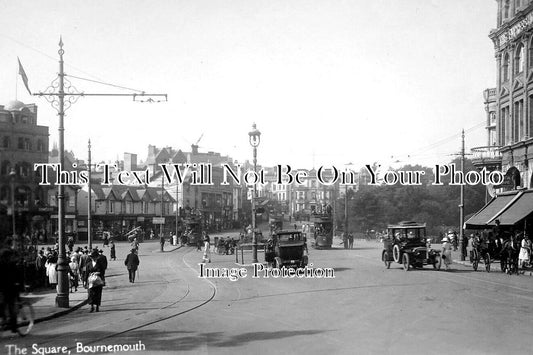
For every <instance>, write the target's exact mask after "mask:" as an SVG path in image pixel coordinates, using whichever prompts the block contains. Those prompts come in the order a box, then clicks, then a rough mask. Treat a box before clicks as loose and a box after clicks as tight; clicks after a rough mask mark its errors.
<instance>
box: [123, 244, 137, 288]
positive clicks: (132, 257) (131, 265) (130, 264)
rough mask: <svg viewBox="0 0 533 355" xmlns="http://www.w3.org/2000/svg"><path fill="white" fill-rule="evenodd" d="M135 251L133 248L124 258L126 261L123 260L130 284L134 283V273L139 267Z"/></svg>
mask: <svg viewBox="0 0 533 355" xmlns="http://www.w3.org/2000/svg"><path fill="white" fill-rule="evenodd" d="M136 251H137V250H136V249H135V248H132V249H131V252H130V253H129V254H128V256H126V260H124V265H126V268H127V269H128V274H129V277H130V282H131V283H134V282H135V272H136V271H137V267H138V266H139V257H138V256H137V253H136Z"/></svg>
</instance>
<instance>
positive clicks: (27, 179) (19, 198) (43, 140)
mask: <svg viewBox="0 0 533 355" xmlns="http://www.w3.org/2000/svg"><path fill="white" fill-rule="evenodd" d="M48 136H49V134H48V127H46V126H39V125H38V124H37V105H35V104H24V103H22V102H20V101H11V102H9V103H8V104H7V105H5V106H2V105H0V230H2V231H9V234H11V231H12V206H13V190H14V200H15V216H16V218H15V224H16V232H17V233H31V232H32V231H36V230H43V229H45V228H46V220H47V219H48V215H49V211H48V208H47V203H46V201H47V187H46V186H41V185H40V184H39V182H40V177H39V173H38V172H35V171H34V164H36V163H47V162H48Z"/></svg>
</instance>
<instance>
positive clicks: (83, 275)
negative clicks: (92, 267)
mask: <svg viewBox="0 0 533 355" xmlns="http://www.w3.org/2000/svg"><path fill="white" fill-rule="evenodd" d="M89 259H90V258H89V251H88V249H87V248H85V249H83V250H82V254H81V256H80V262H79V268H80V279H81V282H82V286H83V287H84V288H87V270H86V267H87V264H88V262H89Z"/></svg>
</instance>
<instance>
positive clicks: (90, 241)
mask: <svg viewBox="0 0 533 355" xmlns="http://www.w3.org/2000/svg"><path fill="white" fill-rule="evenodd" d="M88 148H89V156H88V159H87V170H88V173H89V174H88V175H89V182H88V185H87V189H88V194H89V196H88V199H87V200H88V201H87V243H88V244H89V250H93V236H92V228H91V223H92V222H91V215H92V191H91V190H92V186H91V170H92V166H91V140H90V139H89V145H88Z"/></svg>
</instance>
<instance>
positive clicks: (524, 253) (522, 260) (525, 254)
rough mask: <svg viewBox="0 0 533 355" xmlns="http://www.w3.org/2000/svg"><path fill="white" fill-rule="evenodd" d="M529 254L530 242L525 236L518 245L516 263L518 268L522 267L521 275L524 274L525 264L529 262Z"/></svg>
mask: <svg viewBox="0 0 533 355" xmlns="http://www.w3.org/2000/svg"><path fill="white" fill-rule="evenodd" d="M530 254H531V241H530V240H529V237H528V235H527V234H525V235H524V239H522V243H521V245H520V254H519V255H518V262H519V264H520V266H521V267H522V274H523V273H524V271H525V270H524V269H525V267H526V264H527V263H528V262H529V256H530Z"/></svg>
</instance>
